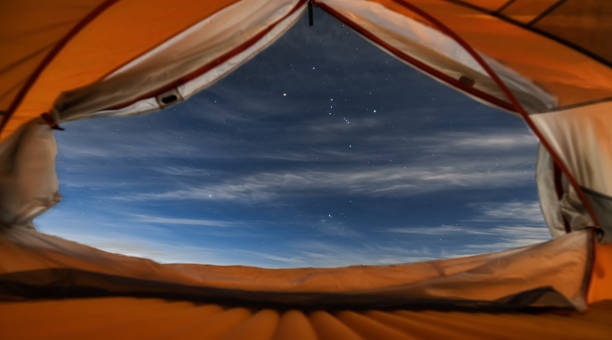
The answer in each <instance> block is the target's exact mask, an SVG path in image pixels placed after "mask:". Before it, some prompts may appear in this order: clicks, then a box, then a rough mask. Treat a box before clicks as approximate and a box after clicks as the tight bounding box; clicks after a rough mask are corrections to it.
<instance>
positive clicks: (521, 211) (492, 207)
mask: <svg viewBox="0 0 612 340" xmlns="http://www.w3.org/2000/svg"><path fill="white" fill-rule="evenodd" d="M478 210H480V212H481V214H480V215H479V216H476V217H475V218H474V220H478V221H492V222H495V221H521V222H523V223H530V224H536V225H543V224H544V217H543V216H542V211H541V210H540V203H539V202H537V201H527V202H524V201H512V202H503V203H484V204H481V205H478Z"/></svg>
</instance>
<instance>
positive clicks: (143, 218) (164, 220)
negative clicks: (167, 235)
mask: <svg viewBox="0 0 612 340" xmlns="http://www.w3.org/2000/svg"><path fill="white" fill-rule="evenodd" d="M130 216H131V218H132V220H133V221H134V222H138V223H155V224H167V225H177V224H178V225H195V226H202V227H231V226H236V225H239V224H241V223H239V222H230V221H223V220H209V219H200V218H176V217H163V216H155V215H142V214H131V215H130Z"/></svg>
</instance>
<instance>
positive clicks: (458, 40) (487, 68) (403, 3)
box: [311, 0, 599, 228]
mask: <svg viewBox="0 0 612 340" xmlns="http://www.w3.org/2000/svg"><path fill="white" fill-rule="evenodd" d="M311 1H312V2H313V3H314V4H316V5H318V6H319V7H321V8H322V9H324V10H325V11H327V12H330V14H332V15H333V16H335V17H338V16H339V15H338V13H336V12H335V11H334V10H333V9H331V8H329V7H328V6H326V5H325V4H319V3H318V1H317V0H311ZM393 2H395V3H396V4H398V5H400V6H402V7H404V8H406V9H408V10H409V11H411V12H413V13H415V14H417V15H419V16H420V17H422V18H424V19H425V20H427V21H429V22H430V23H432V24H433V25H435V26H436V27H437V28H438V29H439V30H440V31H441V32H442V33H444V34H446V35H447V36H448V37H450V38H451V39H453V40H454V41H455V42H456V43H458V44H459V45H460V46H461V47H462V48H463V49H464V50H465V51H466V52H467V53H469V54H470V55H471V56H472V58H474V60H475V61H476V62H477V63H478V64H479V65H480V66H481V67H482V68H483V69H484V70H485V72H487V74H488V75H489V76H490V77H491V79H493V81H494V82H495V83H496V84H497V86H498V87H499V88H500V89H501V90H502V92H504V94H505V95H506V97H507V98H508V100H510V104H511V106H512V108H513V109H514V111H516V112H517V113H519V114H520V115H521V117H523V119H524V120H525V122H526V123H527V125H528V126H529V128H530V129H531V130H532V131H533V132H534V134H535V135H536V136H537V137H538V139H539V140H540V143H542V146H544V147H545V148H546V150H547V151H548V152H549V153H550V156H551V157H552V159H553V160H554V162H555V164H556V165H557V166H558V167H559V169H560V170H561V171H562V172H563V173H564V174H565V175H566V176H567V178H568V180H569V182H570V183H571V185H572V186H573V187H574V189H576V192H577V193H578V196H579V197H580V200H581V201H582V204H583V205H584V207H585V208H586V209H587V211H588V212H589V215H590V216H591V219H592V220H593V223H594V224H595V227H597V228H599V221H598V220H597V216H596V215H595V212H594V211H593V208H592V207H591V204H590V203H589V201H588V199H587V197H586V195H585V194H584V191H582V188H581V187H580V184H579V183H578V181H577V180H576V179H575V178H574V176H573V175H572V174H571V172H570V171H569V169H568V168H567V167H566V166H565V164H564V163H563V161H562V160H561V158H560V157H559V156H558V155H557V153H556V152H555V151H554V149H553V148H552V146H551V145H550V144H549V143H548V141H547V140H546V139H545V138H544V136H543V135H542V133H541V132H540V131H539V130H538V128H537V127H536V125H535V124H534V123H533V121H532V120H531V118H530V117H529V114H528V113H527V112H526V111H525V109H524V108H523V107H522V105H521V104H520V103H519V101H518V100H517V99H516V97H515V96H514V94H512V92H511V91H510V89H509V88H508V87H507V86H506V84H505V83H504V82H503V81H502V80H501V79H500V78H499V76H498V75H497V74H496V73H495V71H493V69H491V67H490V66H489V65H488V64H487V62H486V61H484V59H483V58H482V57H481V56H480V55H479V54H478V53H477V52H476V51H475V50H474V48H472V46H470V44H468V43H467V42H466V41H465V40H463V38H461V37H460V36H459V35H458V34H457V33H455V32H454V31H453V30H452V29H450V28H449V27H448V26H446V25H445V24H443V23H442V22H441V21H439V20H438V19H436V18H435V17H433V16H432V15H430V14H429V13H427V12H425V11H424V10H422V9H421V8H419V7H417V6H415V5H413V4H411V3H409V2H407V1H404V0H393ZM339 19H340V18H339ZM341 20H342V19H341ZM342 21H345V22H346V20H342ZM348 23H349V24H350V21H349V22H348ZM351 27H353V28H355V25H351ZM359 31H362V30H359ZM402 59H404V60H405V61H407V62H409V63H411V64H412V62H411V60H406V59H405V58H402ZM425 70H426V69H425ZM426 71H427V70H426ZM460 88H461V89H463V87H462V86H460Z"/></svg>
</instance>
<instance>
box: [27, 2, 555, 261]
mask: <svg viewBox="0 0 612 340" xmlns="http://www.w3.org/2000/svg"><path fill="white" fill-rule="evenodd" d="M64 127H65V128H66V131H63V132H57V133H56V138H57V142H58V148H59V153H58V158H57V172H58V176H59V179H60V193H61V194H62V195H63V200H62V202H60V203H59V204H58V205H57V206H56V207H55V208H53V209H51V210H50V211H48V212H47V213H45V214H43V215H42V216H41V217H39V218H37V219H36V220H35V223H36V225H37V227H38V228H39V229H40V230H41V231H43V232H46V233H50V234H55V235H59V236H61V237H65V238H68V239H72V240H76V241H78V242H82V243H86V244H89V245H93V246H95V247H99V248H101V249H104V250H108V251H112V252H119V253H124V254H128V255H135V256H143V257H149V258H152V259H154V260H157V261H160V262H195V263H210V264H242V265H253V266H263V267H304V266H324V267H329V266H344V265H353V264H388V263H400V262H415V261H423V260H429V259H435V258H445V257H454V256H461V255H471V254H477V253H482V252H491V251H499V250H503V249H508V248H513V247H518V246H523V245H527V244H531V243H535V242H539V241H543V240H547V239H549V233H548V230H547V229H546V227H545V225H544V222H543V219H542V217H541V213H540V210H539V205H538V198H537V190H536V185H535V162H536V154H537V140H536V138H535V137H534V136H533V134H532V133H530V132H529V131H528V129H527V127H526V125H525V124H524V123H523V122H522V121H521V120H520V119H519V118H517V117H515V116H513V115H511V114H508V113H505V112H502V111H500V110H496V109H492V108H489V107H487V106H484V105H482V104H480V103H478V102H475V101H474V100H472V99H470V98H468V97H466V96H464V95H462V94H460V93H457V92H455V91H454V90H452V89H450V88H448V87H446V86H444V85H442V84H440V83H438V82H436V81H434V80H432V79H430V78H428V77H427V76H425V75H423V74H421V73H420V72H418V71H416V70H414V69H412V68H410V67H409V66H406V65H405V64H403V63H401V62H400V61H398V60H396V59H394V58H393V57H391V56H389V55H387V54H385V53H384V52H382V51H381V50H379V49H378V48H376V47H375V46H373V45H370V44H369V43H368V42H367V41H365V40H363V39H362V38H360V37H359V36H358V35H357V34H355V33H353V32H352V31H351V30H350V29H348V28H347V27H345V26H344V25H342V24H341V23H340V22H338V21H335V20H334V19H333V18H331V17H329V16H328V15H326V14H324V13H322V12H320V11H318V10H316V9H315V25H314V26H313V27H309V26H308V24H307V18H302V19H301V20H300V21H299V22H298V23H297V24H296V26H295V27H294V28H293V29H291V30H290V31H289V32H287V34H285V35H284V36H283V37H282V38H280V39H279V40H278V41H277V42H276V43H274V44H273V45H272V46H271V47H270V48H268V49H267V50H265V51H263V52H262V53H261V54H259V55H258V56H256V57H255V58H254V59H252V60H251V61H249V62H248V63H246V64H245V65H243V66H242V67H241V68H240V69H238V70H237V71H236V72H234V73H232V74H231V75H229V76H228V77H227V78H225V79H223V80H221V81H219V82H218V83H216V84H215V85H213V86H212V87H210V88H209V89H207V90H205V91H203V92H201V93H200V94H197V95H195V96H194V97H192V98H191V99H189V100H188V101H186V102H184V103H181V104H179V105H176V106H173V107H170V108H168V109H166V110H163V111H160V112H156V113H152V114H147V115H142V116H135V117H118V118H105V119H92V120H88V121H80V122H74V123H69V124H65V126H64Z"/></svg>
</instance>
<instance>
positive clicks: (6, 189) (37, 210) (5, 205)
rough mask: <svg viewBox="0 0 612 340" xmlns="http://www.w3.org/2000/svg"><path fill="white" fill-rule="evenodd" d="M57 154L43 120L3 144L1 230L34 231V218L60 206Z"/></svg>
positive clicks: (0, 160)
mask: <svg viewBox="0 0 612 340" xmlns="http://www.w3.org/2000/svg"><path fill="white" fill-rule="evenodd" d="M56 152H57V146H56V145H55V138H54V137H53V132H52V130H51V128H50V127H49V125H47V124H46V123H45V122H44V121H43V120H42V119H35V120H33V121H30V122H29V123H28V124H26V125H22V126H21V127H20V128H19V129H18V130H17V131H15V133H13V134H12V135H11V137H10V138H9V139H7V140H5V141H3V142H2V143H0V230H2V229H3V228H9V227H19V226H28V227H33V224H32V219H33V218H34V217H36V216H38V215H40V214H41V213H43V212H44V211H46V210H47V209H49V208H51V207H52V206H54V205H55V204H56V203H57V202H59V200H60V195H59V193H58V186H59V184H58V180H57V176H56V174H55V154H56Z"/></svg>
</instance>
